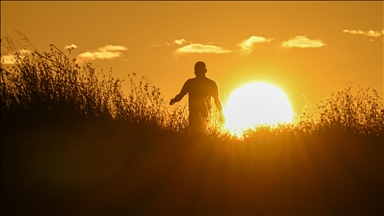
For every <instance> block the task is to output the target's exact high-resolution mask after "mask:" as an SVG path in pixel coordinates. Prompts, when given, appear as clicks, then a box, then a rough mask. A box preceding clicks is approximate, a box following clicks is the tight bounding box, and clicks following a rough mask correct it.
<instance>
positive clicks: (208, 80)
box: [205, 77, 216, 85]
mask: <svg viewBox="0 0 384 216" xmlns="http://www.w3.org/2000/svg"><path fill="white" fill-rule="evenodd" d="M205 78H206V79H207V82H209V83H210V84H214V85H216V82H215V81H214V80H212V79H210V78H208V77H205Z"/></svg>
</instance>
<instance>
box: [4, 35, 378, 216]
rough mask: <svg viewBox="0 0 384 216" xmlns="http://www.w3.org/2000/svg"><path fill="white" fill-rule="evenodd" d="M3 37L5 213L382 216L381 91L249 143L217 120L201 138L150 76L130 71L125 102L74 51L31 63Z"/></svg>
mask: <svg viewBox="0 0 384 216" xmlns="http://www.w3.org/2000/svg"><path fill="white" fill-rule="evenodd" d="M4 41H5V43H7V44H6V48H8V50H10V51H11V52H12V54H15V56H16V60H15V63H14V64H13V65H4V64H1V89H0V90H1V93H0V94H1V95H0V96H1V134H2V135H1V164H2V174H1V175H2V183H1V184H2V210H1V211H2V214H22V213H24V214H156V213H159V214H189V213H190V214H352V213H364V214H377V213H382V201H383V185H382V171H383V164H382V160H383V156H382V152H383V134H384V105H383V94H379V93H378V92H377V91H375V90H370V89H369V88H368V89H363V88H360V87H358V86H356V85H355V86H353V85H351V86H349V87H347V88H346V89H345V90H344V91H341V92H337V93H334V94H332V95H331V96H330V97H326V96H322V97H321V98H320V99H319V100H318V101H315V102H314V103H313V104H311V103H307V104H306V106H305V107H304V108H303V110H302V112H301V113H299V114H298V115H297V116H296V120H295V122H294V123H293V124H283V125H279V126H277V127H270V126H260V127H257V128H255V129H252V130H248V131H246V132H245V133H244V135H243V136H242V137H241V138H237V137H236V136H232V135H230V134H229V133H228V132H225V130H223V129H222V128H221V127H220V126H219V125H218V124H217V123H216V122H217V119H215V118H213V119H212V123H211V126H210V128H209V129H208V130H207V131H206V133H203V134H198V135H196V134H190V133H188V132H187V130H186V125H187V121H186V117H185V116H186V113H185V111H184V108H183V107H181V106H179V107H176V108H171V107H170V106H168V103H167V102H166V101H165V100H164V98H163V97H162V95H161V93H160V90H159V89H158V88H156V87H155V86H154V85H153V84H152V83H151V82H150V81H149V79H147V78H145V77H142V78H141V79H140V80H138V81H137V80H135V79H136V78H137V77H136V74H134V73H132V74H129V75H128V79H129V83H128V84H129V85H130V91H129V92H127V94H125V93H123V91H122V90H121V85H122V84H123V80H120V79H115V78H113V76H112V72H111V71H110V72H109V73H108V76H106V75H104V72H103V71H102V70H101V73H97V72H96V68H94V67H93V66H92V64H91V63H88V62H85V63H84V64H83V65H79V64H78V63H77V62H76V59H74V58H71V57H70V54H71V50H68V54H65V53H64V52H63V51H61V50H60V49H58V48H56V47H55V46H54V45H50V51H49V52H44V53H39V52H38V51H36V50H35V51H33V52H31V53H29V54H28V55H27V56H26V57H23V56H22V55H21V54H20V53H18V52H17V50H18V49H16V48H15V45H14V44H13V42H12V40H11V39H10V38H5V39H3V40H2V43H4ZM2 45H3V44H2ZM2 55H4V54H3V53H2ZM353 91H356V92H355V93H354V92H353Z"/></svg>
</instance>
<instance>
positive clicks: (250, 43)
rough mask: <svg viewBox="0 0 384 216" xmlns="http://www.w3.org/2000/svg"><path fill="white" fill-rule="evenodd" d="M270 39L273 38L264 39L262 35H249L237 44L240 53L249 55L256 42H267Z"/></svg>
mask: <svg viewBox="0 0 384 216" xmlns="http://www.w3.org/2000/svg"><path fill="white" fill-rule="evenodd" d="M271 40H273V38H269V39H265V38H264V37H259V36H251V37H250V38H248V39H245V40H243V41H241V42H240V43H239V44H238V45H239V47H240V52H241V54H242V55H249V54H250V53H251V52H252V51H253V49H254V45H255V44H256V43H263V42H269V41H271Z"/></svg>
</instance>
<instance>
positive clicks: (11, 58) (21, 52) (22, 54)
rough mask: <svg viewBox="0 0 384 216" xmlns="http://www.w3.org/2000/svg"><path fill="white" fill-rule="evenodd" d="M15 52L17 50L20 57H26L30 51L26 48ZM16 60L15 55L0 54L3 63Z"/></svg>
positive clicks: (13, 62)
mask: <svg viewBox="0 0 384 216" xmlns="http://www.w3.org/2000/svg"><path fill="white" fill-rule="evenodd" d="M17 52H18V54H19V56H20V58H21V59H23V58H25V57H27V56H28V54H29V53H31V51H29V50H27V49H21V50H19V51H17ZM16 60H17V58H16V56H15V55H5V56H1V60H0V61H1V63H3V64H15V62H16Z"/></svg>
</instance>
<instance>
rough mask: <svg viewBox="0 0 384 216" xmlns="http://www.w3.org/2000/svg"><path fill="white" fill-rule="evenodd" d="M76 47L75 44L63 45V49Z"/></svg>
mask: <svg viewBox="0 0 384 216" xmlns="http://www.w3.org/2000/svg"><path fill="white" fill-rule="evenodd" d="M76 48H77V46H76V45H75V44H71V45H66V46H65V47H64V49H65V50H67V49H76Z"/></svg>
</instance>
